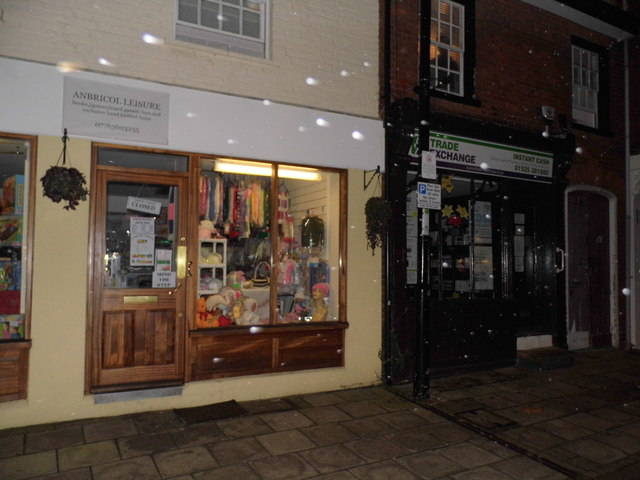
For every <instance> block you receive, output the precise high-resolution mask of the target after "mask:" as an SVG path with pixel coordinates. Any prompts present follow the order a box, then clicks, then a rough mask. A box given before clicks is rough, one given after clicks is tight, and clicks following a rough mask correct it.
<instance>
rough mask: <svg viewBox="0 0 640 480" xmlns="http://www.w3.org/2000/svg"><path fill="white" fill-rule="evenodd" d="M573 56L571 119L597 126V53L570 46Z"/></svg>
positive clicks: (589, 125) (598, 62)
mask: <svg viewBox="0 0 640 480" xmlns="http://www.w3.org/2000/svg"><path fill="white" fill-rule="evenodd" d="M572 57H573V61H572V64H573V121H574V122H575V123H579V124H581V125H585V126H587V127H593V128H598V90H599V78H598V70H599V64H600V58H599V56H598V54H597V53H594V52H592V51H589V50H586V49H584V48H580V47H576V46H573V47H572Z"/></svg>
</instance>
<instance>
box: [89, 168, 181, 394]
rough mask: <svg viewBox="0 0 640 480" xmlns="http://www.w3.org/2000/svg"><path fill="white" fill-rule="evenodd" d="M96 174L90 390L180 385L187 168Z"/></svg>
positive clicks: (105, 170)
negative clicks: (166, 170) (179, 170)
mask: <svg viewBox="0 0 640 480" xmlns="http://www.w3.org/2000/svg"><path fill="white" fill-rule="evenodd" d="M94 175H95V179H94V182H93V185H94V188H93V191H92V195H93V196H94V198H93V204H92V212H93V228H92V250H93V254H92V259H93V262H92V263H93V265H92V270H93V274H92V292H91V296H90V302H91V304H90V317H91V319H90V326H89V329H88V345H89V349H88V359H89V362H90V369H89V372H88V376H89V378H88V383H87V385H88V390H89V391H92V392H101V391H118V390H130V389H136V388H148V387H150V386H166V385H176V384H181V383H183V381H184V332H185V305H186V302H185V299H186V296H185V292H186V291H187V288H186V280H187V278H186V277H187V276H188V275H189V274H190V269H189V268H188V266H187V264H186V230H185V228H186V224H187V222H185V221H184V218H185V215H186V207H187V184H188V174H187V173H186V172H185V173H180V172H163V171H153V170H146V171H143V170H142V169H135V170H133V169H132V170H131V171H127V170H126V169H114V168H110V167H98V168H97V169H96V170H95V172H94Z"/></svg>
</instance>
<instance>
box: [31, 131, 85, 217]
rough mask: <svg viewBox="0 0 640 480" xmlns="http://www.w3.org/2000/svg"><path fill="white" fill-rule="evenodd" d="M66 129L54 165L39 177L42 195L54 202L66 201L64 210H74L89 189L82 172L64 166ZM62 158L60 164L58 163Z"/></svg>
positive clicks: (65, 159)
mask: <svg viewBox="0 0 640 480" xmlns="http://www.w3.org/2000/svg"><path fill="white" fill-rule="evenodd" d="M67 140H68V137H67V129H66V128H65V129H64V136H63V137H62V143H63V147H62V153H61V154H60V158H58V162H57V163H56V165H53V166H51V167H49V169H48V170H47V171H46V172H45V174H44V177H42V178H41V179H40V181H41V182H42V188H43V189H44V196H45V197H48V198H50V199H51V200H52V201H53V202H55V203H60V202H61V201H63V200H64V201H65V202H67V205H65V206H64V207H63V208H64V209H65V210H75V209H76V206H78V204H79V203H80V202H81V201H84V200H86V199H87V195H89V190H87V188H86V187H85V185H86V183H87V182H86V179H85V177H84V175H83V174H82V172H80V171H79V170H78V169H76V168H73V167H71V166H69V167H67V166H65V164H66V162H67ZM60 159H62V166H60V165H58V164H59V163H60Z"/></svg>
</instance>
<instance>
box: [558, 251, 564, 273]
mask: <svg viewBox="0 0 640 480" xmlns="http://www.w3.org/2000/svg"><path fill="white" fill-rule="evenodd" d="M558 254H560V267H558V266H556V273H562V272H564V267H565V263H564V257H565V253H564V250H563V249H561V248H560V247H556V256H558Z"/></svg>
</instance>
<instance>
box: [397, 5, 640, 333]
mask: <svg viewBox="0 0 640 480" xmlns="http://www.w3.org/2000/svg"><path fill="white" fill-rule="evenodd" d="M609 3H612V4H614V5H616V6H620V5H619V3H620V2H609ZM629 3H630V4H631V8H630V10H631V11H632V13H635V15H638V14H639V13H640V12H639V11H638V9H639V8H640V6H639V2H629ZM419 6H420V0H400V1H398V2H393V4H392V9H391V27H392V35H391V37H392V39H393V40H392V43H391V45H390V49H391V55H392V58H393V60H392V65H391V72H392V73H391V83H392V88H391V101H395V100H399V99H402V98H405V97H413V98H417V97H416V94H415V93H414V90H413V89H414V87H415V85H416V84H417V83H418V55H419V30H418V27H419V25H418V18H419V16H418V12H419ZM572 36H575V37H579V38H581V39H583V40H586V41H588V42H591V43H593V44H596V45H598V46H599V47H601V48H604V49H606V50H607V52H608V55H609V74H610V76H609V79H608V80H609V92H610V102H609V114H610V126H609V130H608V131H607V132H599V133H594V132H592V131H587V130H584V129H578V128H572V127H571V125H570V123H569V132H570V133H572V134H573V135H575V138H576V145H577V146H578V147H580V149H581V153H580V154H576V155H574V159H573V165H572V168H571V169H570V171H569V173H568V179H569V181H570V183H571V184H585V185H593V186H597V187H601V188H604V189H606V190H608V191H610V192H612V193H613V194H614V195H615V196H616V197H617V200H618V217H617V222H618V223H617V224H618V251H617V254H618V272H619V279H618V280H619V285H622V286H624V285H626V278H625V277H624V275H625V268H626V267H625V262H626V260H625V258H624V257H625V227H626V220H625V215H626V212H625V149H624V102H625V97H624V68H623V44H622V43H616V42H615V41H613V40H612V39H610V38H608V37H606V36H604V35H601V34H598V33H595V32H593V31H590V30H588V29H586V28H583V27H580V26H579V25H576V24H574V23H572V22H570V21H568V20H565V19H563V18H561V17H558V16H555V15H552V14H550V13H548V12H545V11H543V10H539V9H537V8H535V7H533V6H531V5H529V4H527V3H525V2H521V1H517V0H475V50H476V69H475V100H476V101H477V102H476V103H474V104H469V103H462V102H456V101H450V100H445V99H441V98H436V97H432V98H431V101H430V106H431V112H437V113H442V114H448V115H450V116H452V117H460V118H465V119H471V120H475V121H476V122H478V123H480V124H483V123H484V122H486V124H487V125H498V126H506V127H510V128H514V129H517V130H521V131H524V132H533V133H537V132H540V133H542V131H543V129H544V125H543V123H542V121H541V119H540V106H542V105H551V106H553V107H555V109H556V112H557V113H556V118H557V115H558V114H564V115H566V116H567V118H568V119H569V121H570V119H571V39H572ZM638 45H639V43H638V39H637V38H636V39H634V40H632V41H630V44H629V50H630V52H631V61H630V63H631V82H630V83H631V100H632V101H631V132H632V134H631V152H632V153H634V152H635V153H638V151H640V150H639V149H640V147H639V145H640V142H639V140H638V135H639V134H640V114H639V112H640V110H639V107H640V88H638V87H637V78H636V75H637V72H638V71H639V70H638V65H639V62H640V54H639V53H638V52H640V49H639V48H638ZM634 72H635V73H634ZM634 85H636V86H635V87H634ZM634 112H635V113H634ZM619 306H620V308H621V310H622V312H621V315H620V318H619V320H620V328H621V333H622V334H623V335H622V337H623V338H622V341H623V342H624V298H623V297H620V298H619Z"/></svg>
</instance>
